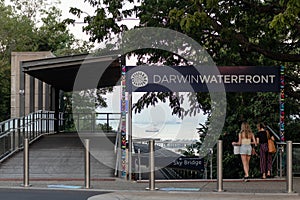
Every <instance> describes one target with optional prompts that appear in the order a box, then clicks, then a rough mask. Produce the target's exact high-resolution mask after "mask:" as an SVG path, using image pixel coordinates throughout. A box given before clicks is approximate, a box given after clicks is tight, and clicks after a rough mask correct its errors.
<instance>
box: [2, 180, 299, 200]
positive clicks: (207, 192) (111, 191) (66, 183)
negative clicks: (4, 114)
mask: <svg viewBox="0 0 300 200" xmlns="http://www.w3.org/2000/svg"><path fill="white" fill-rule="evenodd" d="M21 185H22V182H21V180H14V181H12V180H0V193H1V198H0V199H5V200H17V199H18V200H27V199H28V200H29V199H30V200H36V199H39V200H40V199H43V200H48V199H49V200H50V199H55V200H71V199H72V200H140V199H142V200H154V199H155V200H167V199H181V200H195V199H198V200H199V199H200V200H201V199H208V200H214V199H239V200H243V199H251V200H256V199H260V200H274V199H276V200H280V199H285V200H286V199H291V200H293V199H300V196H299V194H298V191H300V178H297V177H296V178H294V179H293V191H292V192H291V193H288V192H287V187H286V186H287V185H286V181H285V179H284V178H273V179H266V180H262V179H251V180H250V181H249V182H244V181H243V180H241V179H226V180H223V184H222V186H223V187H222V191H217V189H218V188H217V181H216V180H177V181H176V180H172V181H166V180H165V181H159V180H157V181H156V182H155V188H156V190H147V188H148V187H149V182H148V181H147V180H143V181H127V180H123V179H118V178H116V179H103V180H100V179H97V180H92V181H91V188H85V182H84V180H72V181H71V180H53V179H52V180H31V181H30V185H31V186H30V187H22V186H21ZM219 189H220V188H219Z"/></svg>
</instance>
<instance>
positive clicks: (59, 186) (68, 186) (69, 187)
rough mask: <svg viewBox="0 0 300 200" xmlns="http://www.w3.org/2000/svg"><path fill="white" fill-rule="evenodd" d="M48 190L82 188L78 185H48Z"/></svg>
mask: <svg viewBox="0 0 300 200" xmlns="http://www.w3.org/2000/svg"><path fill="white" fill-rule="evenodd" d="M48 188H66V189H80V188H82V187H81V186H77V185H48Z"/></svg>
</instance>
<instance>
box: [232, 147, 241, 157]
mask: <svg viewBox="0 0 300 200" xmlns="http://www.w3.org/2000/svg"><path fill="white" fill-rule="evenodd" d="M233 154H234V155H238V154H240V146H237V145H235V146H233Z"/></svg>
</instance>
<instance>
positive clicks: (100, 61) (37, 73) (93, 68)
mask: <svg viewBox="0 0 300 200" xmlns="http://www.w3.org/2000/svg"><path fill="white" fill-rule="evenodd" d="M22 67H23V71H24V72H25V73H27V74H29V75H30V76H32V77H34V78H37V79H39V80H41V81H43V82H45V83H47V84H49V85H51V86H53V87H55V88H57V89H61V90H63V91H66V92H69V91H73V90H74V83H75V79H76V77H77V73H78V71H79V69H84V71H85V73H86V74H87V75H88V77H86V81H84V82H83V83H80V84H79V85H80V86H77V84H76V90H83V89H91V88H95V85H93V83H89V80H98V85H96V87H98V88H103V87H109V86H115V85H118V84H119V82H120V81H119V79H120V75H121V68H120V61H119V56H118V55H108V56H94V57H91V56H89V55H88V54H80V55H72V56H64V57H52V58H45V59H39V60H31V61H23V62H22ZM99 71H100V74H101V76H100V77H97V76H99ZM101 71H103V73H102V72H101ZM99 79H100V80H99Z"/></svg>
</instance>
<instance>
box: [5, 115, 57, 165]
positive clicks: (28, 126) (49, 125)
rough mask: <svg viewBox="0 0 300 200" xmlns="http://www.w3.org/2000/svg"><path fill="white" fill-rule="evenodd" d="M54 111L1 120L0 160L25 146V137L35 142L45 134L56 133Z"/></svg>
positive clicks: (30, 141)
mask: <svg viewBox="0 0 300 200" xmlns="http://www.w3.org/2000/svg"><path fill="white" fill-rule="evenodd" d="M54 121H55V117H54V111H41V110H40V111H37V112H34V113H30V114H28V115H27V116H24V117H20V118H13V119H9V120H6V121H4V122H0V162H3V161H4V160H5V159H7V158H8V157H9V156H10V155H12V154H13V153H15V152H17V151H19V150H20V149H22V148H24V139H25V138H28V141H29V143H32V142H34V141H35V140H36V139H38V138H39V137H40V136H42V135H43V134H49V133H54Z"/></svg>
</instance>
